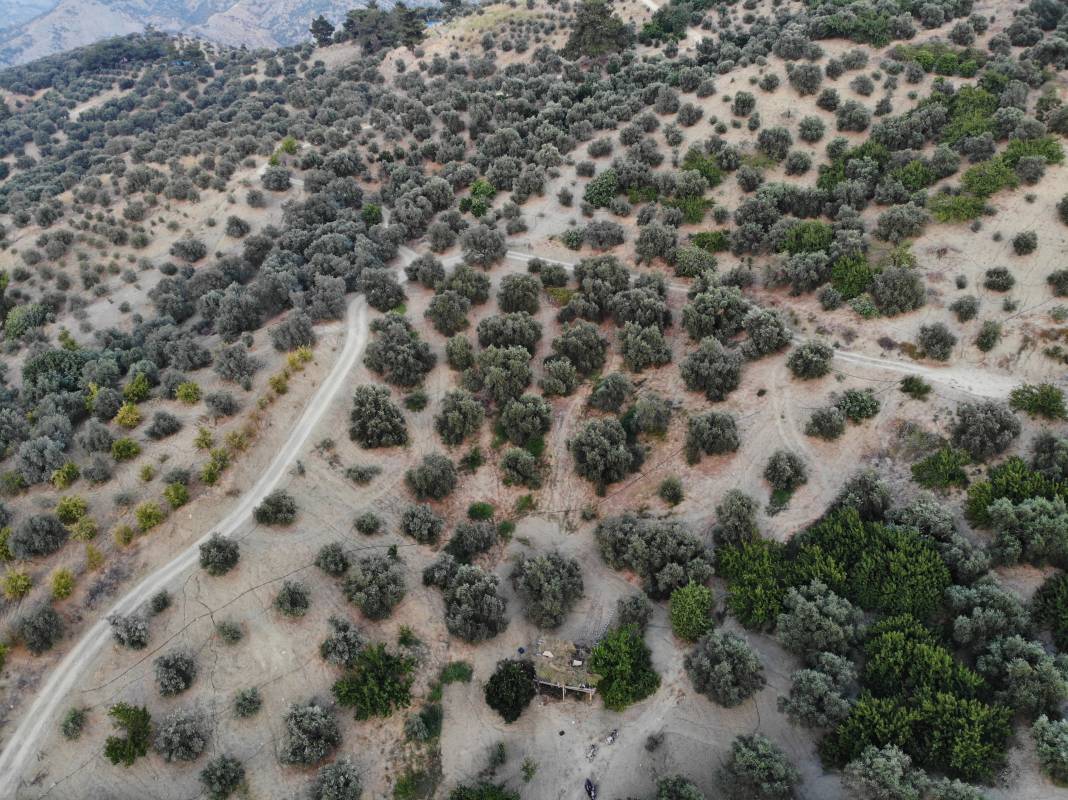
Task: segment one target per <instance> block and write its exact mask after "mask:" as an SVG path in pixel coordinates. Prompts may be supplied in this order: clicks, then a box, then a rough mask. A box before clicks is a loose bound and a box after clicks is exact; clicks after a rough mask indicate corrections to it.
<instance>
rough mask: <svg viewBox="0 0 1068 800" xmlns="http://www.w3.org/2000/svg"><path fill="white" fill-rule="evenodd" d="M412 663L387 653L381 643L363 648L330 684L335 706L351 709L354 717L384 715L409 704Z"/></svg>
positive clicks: (367, 717) (410, 660)
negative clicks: (339, 677)
mask: <svg viewBox="0 0 1068 800" xmlns="http://www.w3.org/2000/svg"><path fill="white" fill-rule="evenodd" d="M414 666H415V661H414V660H413V659H411V658H408V657H405V656H400V655H396V654H394V653H390V652H389V651H388V650H386V648H385V646H384V645H381V644H375V645H371V646H370V647H365V648H364V649H363V650H361V651H360V653H359V654H358V655H357V656H356V663H355V665H354V666H353V667H352V668H351V669H350V670H349V671H348V672H346V674H345V676H344V677H342V678H341V679H340V680H338V681H337V682H336V683H335V684H334V687H333V693H334V697H335V698H336V699H337V701H338V704H339V705H341V706H344V707H346V708H355V715H356V719H360V720H363V719H370V718H371V717H388V716H390V715H391V714H392V713H393V711H394V709H395V708H406V707H407V706H408V705H409V704H410V703H411V687H412V681H413V677H412V670H413V668H414Z"/></svg>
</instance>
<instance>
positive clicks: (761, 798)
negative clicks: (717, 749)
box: [718, 733, 801, 800]
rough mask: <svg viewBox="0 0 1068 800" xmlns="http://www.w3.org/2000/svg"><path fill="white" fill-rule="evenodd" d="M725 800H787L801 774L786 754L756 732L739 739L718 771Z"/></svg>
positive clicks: (735, 741)
mask: <svg viewBox="0 0 1068 800" xmlns="http://www.w3.org/2000/svg"><path fill="white" fill-rule="evenodd" d="M718 777H719V781H720V784H721V785H722V786H723V789H724V792H725V797H726V798H728V800H791V798H793V797H794V789H795V787H796V786H797V784H798V783H800V782H801V774H800V773H799V772H798V771H797V768H796V767H795V766H794V765H793V764H792V763H790V760H789V759H788V758H787V757H786V754H785V753H784V752H783V751H782V750H780V749H779V747H778V746H776V745H775V744H774V743H773V742H772V741H771V740H770V739H768V738H766V737H764V736H762V735H761V734H759V733H756V734H753V735H751V736H739V737H738V738H736V739H735V740H734V742H732V743H731V754H730V757H729V758H728V759H727V763H726V764H725V765H724V766H723V768H722V769H721V770H720V772H719V776H718Z"/></svg>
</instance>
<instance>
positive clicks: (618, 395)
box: [589, 372, 634, 412]
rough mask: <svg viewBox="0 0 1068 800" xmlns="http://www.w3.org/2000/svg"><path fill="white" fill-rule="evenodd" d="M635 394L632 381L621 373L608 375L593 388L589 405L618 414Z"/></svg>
mask: <svg viewBox="0 0 1068 800" xmlns="http://www.w3.org/2000/svg"><path fill="white" fill-rule="evenodd" d="M633 393H634V385H633V384H632V383H631V382H630V379H629V378H628V377H627V376H626V375H623V374H621V373H619V372H613V373H611V374H609V375H606V376H605V377H604V378H602V379H601V380H599V381H597V384H596V385H595V386H594V387H593V391H592V392H591V393H590V399H589V404H590V405H591V406H593V407H594V408H596V409H599V410H600V411H611V412H618V411H619V410H620V409H621V408H622V407H623V404H624V403H626V402H627V400H628V399H629V398H630V396H631V395H632V394H633Z"/></svg>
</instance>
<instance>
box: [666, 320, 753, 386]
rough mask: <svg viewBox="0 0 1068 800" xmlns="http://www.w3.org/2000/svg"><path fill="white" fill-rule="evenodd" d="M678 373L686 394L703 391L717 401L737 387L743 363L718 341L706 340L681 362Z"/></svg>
mask: <svg viewBox="0 0 1068 800" xmlns="http://www.w3.org/2000/svg"><path fill="white" fill-rule="evenodd" d="M684 313H685V312H684ZM679 372H680V374H681V375H682V379H683V382H684V383H685V385H686V388H687V389H688V390H689V391H691V392H697V391H700V392H704V394H705V397H707V398H708V399H709V400H711V401H713V402H718V401H721V400H723V399H725V398H726V397H727V395H728V394H730V393H731V392H732V391H734V390H735V389H736V388H738V384H739V382H740V381H741V372H742V360H741V356H740V355H738V354H737V353H735V352H731V351H728V350H727V349H726V348H724V346H723V345H722V344H720V342H719V341H718V340H717V339H715V338H712V337H707V338H705V339H702V340H701V344H700V345H699V346H698V348H697V349H696V350H694V351H693V352H692V353H690V355H688V356H687V357H686V358H685V359H684V360H683V361H682V363H681V364H680V365H679Z"/></svg>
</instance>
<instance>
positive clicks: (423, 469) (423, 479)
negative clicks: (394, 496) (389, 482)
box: [404, 453, 457, 500]
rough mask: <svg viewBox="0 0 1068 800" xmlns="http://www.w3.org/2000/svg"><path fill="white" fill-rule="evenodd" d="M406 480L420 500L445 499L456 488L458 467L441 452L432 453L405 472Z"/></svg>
mask: <svg viewBox="0 0 1068 800" xmlns="http://www.w3.org/2000/svg"><path fill="white" fill-rule="evenodd" d="M404 481H405V483H406V484H407V485H408V488H409V489H410V490H411V491H412V493H413V494H414V495H415V496H416V498H417V499H419V500H425V499H428V498H429V499H431V500H443V499H445V498H446V497H448V496H449V495H450V494H452V491H453V489H455V488H456V483H457V475H456V467H455V466H454V465H453V463H452V461H450V460H449V459H448V458H446V457H445V456H443V455H441V454H440V453H431V454H429V455H426V456H423V460H422V462H421V463H420V464H419V466H417V467H413V468H411V469H409V470H408V471H407V472H405V473H404Z"/></svg>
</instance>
